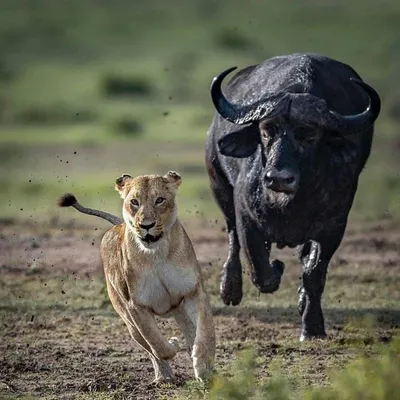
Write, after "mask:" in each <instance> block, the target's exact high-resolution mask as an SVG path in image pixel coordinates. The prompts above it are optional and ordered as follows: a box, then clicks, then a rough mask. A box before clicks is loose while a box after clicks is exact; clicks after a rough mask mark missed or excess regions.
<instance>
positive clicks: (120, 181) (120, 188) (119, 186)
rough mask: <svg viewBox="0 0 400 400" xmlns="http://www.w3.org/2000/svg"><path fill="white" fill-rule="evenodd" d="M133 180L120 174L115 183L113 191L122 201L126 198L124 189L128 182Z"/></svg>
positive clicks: (126, 175)
mask: <svg viewBox="0 0 400 400" xmlns="http://www.w3.org/2000/svg"><path fill="white" fill-rule="evenodd" d="M132 179H133V178H132V177H131V176H130V175H128V174H122V175H121V176H120V177H119V178H117V179H116V181H115V190H116V191H117V192H118V193H119V194H120V196H121V197H122V198H123V199H124V198H125V196H126V193H125V189H126V184H127V183H128V182H130V181H131V180H132Z"/></svg>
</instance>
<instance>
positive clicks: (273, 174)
mask: <svg viewBox="0 0 400 400" xmlns="http://www.w3.org/2000/svg"><path fill="white" fill-rule="evenodd" d="M265 183H266V185H267V187H268V189H272V190H276V191H293V190H295V189H296V186H297V178H296V176H295V175H294V174H293V173H292V172H291V171H289V170H287V169H277V168H272V169H269V170H268V171H267V172H266V173H265Z"/></svg>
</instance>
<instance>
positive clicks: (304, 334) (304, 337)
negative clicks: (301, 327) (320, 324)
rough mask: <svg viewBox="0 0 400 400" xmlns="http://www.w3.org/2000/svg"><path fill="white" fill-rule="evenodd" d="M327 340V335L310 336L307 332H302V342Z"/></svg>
mask: <svg viewBox="0 0 400 400" xmlns="http://www.w3.org/2000/svg"><path fill="white" fill-rule="evenodd" d="M324 339H326V333H325V332H323V333H318V334H310V333H307V332H301V335H300V342H307V341H310V340H324Z"/></svg>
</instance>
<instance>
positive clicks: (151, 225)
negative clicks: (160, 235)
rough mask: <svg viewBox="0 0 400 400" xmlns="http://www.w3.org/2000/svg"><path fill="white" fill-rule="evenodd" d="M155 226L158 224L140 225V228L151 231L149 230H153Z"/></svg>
mask: <svg viewBox="0 0 400 400" xmlns="http://www.w3.org/2000/svg"><path fill="white" fill-rule="evenodd" d="M155 224H156V223H155V222H153V223H152V224H140V227H141V228H142V229H146V230H149V229H151V228H153V226H155Z"/></svg>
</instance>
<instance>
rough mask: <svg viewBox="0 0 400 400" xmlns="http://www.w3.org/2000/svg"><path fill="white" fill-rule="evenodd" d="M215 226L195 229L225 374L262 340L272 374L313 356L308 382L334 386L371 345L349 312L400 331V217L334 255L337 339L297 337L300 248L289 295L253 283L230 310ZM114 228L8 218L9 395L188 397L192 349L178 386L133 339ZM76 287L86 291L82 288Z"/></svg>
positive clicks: (384, 329)
mask: <svg viewBox="0 0 400 400" xmlns="http://www.w3.org/2000/svg"><path fill="white" fill-rule="evenodd" d="M211 225H212V224H209V225H206V224H202V225H201V227H199V225H193V226H192V225H190V226H189V227H188V230H189V233H190V236H191V238H192V240H193V243H194V245H195V248H196V252H197V254H198V259H199V262H200V265H201V267H202V269H203V271H204V276H205V279H206V284H207V287H208V290H209V292H210V294H211V297H212V302H213V308H214V314H215V319H216V329H217V341H218V342H217V343H218V345H217V359H216V360H217V369H218V370H220V371H223V370H224V368H225V366H226V364H227V363H228V362H229V361H231V360H232V359H233V358H234V357H235V356H236V353H237V351H238V350H240V349H242V348H243V347H245V346H246V345H247V344H253V345H255V346H256V347H257V349H258V355H259V357H261V358H262V360H263V364H262V365H263V366H262V368H261V372H260V373H261V374H262V375H263V376H264V377H266V376H268V375H269V374H270V372H269V371H268V365H269V361H271V360H273V359H274V358H279V359H280V360H283V363H284V367H285V368H288V369H290V368H294V367H295V366H296V365H299V364H300V363H302V362H303V361H302V360H303V359H304V360H311V362H308V364H307V365H308V366H307V367H306V368H305V369H304V368H303V369H302V376H303V377H304V379H305V384H321V383H326V382H327V380H328V375H329V368H330V367H331V366H332V365H333V366H335V365H342V364H343V363H344V362H345V361H347V360H349V359H351V358H352V357H353V356H354V354H356V352H357V351H356V349H355V348H352V347H351V345H352V343H353V342H352V341H357V340H359V339H360V337H361V339H360V340H363V341H364V344H365V345H368V344H369V343H368V340H369V339H368V338H366V336H365V335H364V334H363V335H361V336H360V331H358V332H357V331H356V332H355V334H354V332H353V333H352V331H351V330H346V329H345V328H346V322H347V321H348V319H349V317H364V316H366V315H372V316H373V317H374V318H375V319H376V320H377V321H378V326H377V327H376V329H375V330H374V333H373V335H372V336H373V338H374V340H375V339H378V341H379V340H380V341H381V342H385V341H389V340H390V338H391V337H392V335H393V334H395V333H396V332H398V327H399V323H400V311H399V308H398V307H396V304H397V305H398V304H399V300H400V293H399V292H400V284H399V283H400V252H399V246H400V245H399V243H400V227H399V223H398V222H397V221H394V220H390V219H388V220H382V221H378V222H374V223H364V224H361V225H359V224H355V225H351V226H349V227H348V230H347V233H346V236H345V239H344V241H343V243H342V246H341V248H340V249H339V250H338V252H337V253H336V255H335V257H334V259H333V261H332V264H331V267H330V273H329V277H328V286H327V291H326V292H327V293H326V297H324V310H325V316H326V320H327V327H328V334H329V341H328V342H329V343H330V345H329V346H327V345H325V344H324V343H322V344H321V342H315V343H314V344H312V345H300V343H299V342H298V341H297V338H298V335H299V328H300V319H299V316H298V315H297V310H296V300H297V297H296V289H297V287H298V283H299V276H300V269H299V267H298V266H297V264H296V259H295V258H294V257H293V254H292V253H293V251H292V250H291V251H286V250H284V251H282V252H280V254H279V257H280V258H281V259H282V260H284V261H285V262H286V264H287V265H286V266H287V268H286V271H285V278H284V282H283V283H282V287H281V289H280V291H278V292H277V293H276V294H274V295H272V296H271V295H263V296H259V295H258V294H257V292H256V291H255V289H254V288H253V287H252V286H251V284H250V283H249V282H248V279H245V281H246V283H245V288H246V296H245V297H244V300H243V301H242V304H241V306H240V307H225V306H223V304H222V302H221V301H220V300H219V298H218V282H219V269H220V266H221V264H222V263H223V261H224V259H225V257H226V254H227V250H228V246H227V240H226V235H225V233H224V232H223V230H222V229H221V227H220V226H211ZM105 226H106V225H105ZM104 231H105V229H104V228H102V229H96V228H90V227H86V228H85V229H73V228H71V227H66V226H64V227H62V226H53V227H48V226H47V227H38V226H36V225H34V224H28V225H27V224H24V223H16V222H12V221H11V222H10V221H3V223H2V224H1V225H0V266H1V267H0V272H1V274H0V292H2V295H0V299H1V304H0V317H1V323H0V324H1V325H0V326H1V328H0V337H1V340H0V398H13V397H12V396H17V395H22V394H31V395H33V396H34V397H35V398H36V397H37V398H43V397H46V398H55V399H63V398H65V399H67V398H68V399H69V398H71V399H73V398H99V399H103V398H110V399H111V398H132V399H155V398H158V397H160V396H167V397H170V396H173V395H175V394H177V393H179V391H180V390H182V389H181V386H182V385H183V384H184V382H186V381H188V380H189V379H192V376H193V374H192V369H191V365H190V360H189V357H188V355H187V354H186V353H185V351H183V350H182V351H181V352H179V353H178V356H177V357H176V359H175V360H173V362H172V363H171V365H172V366H173V368H174V371H175V373H176V375H177V377H178V384H177V386H176V387H175V386H172V387H162V388H157V387H154V386H152V385H151V384H150V382H151V380H152V379H153V371H152V367H151V363H150V362H149V360H148V359H147V357H146V356H145V354H144V353H143V352H142V351H140V350H139V349H138V348H137V347H135V345H133V343H132V342H131V340H130V338H129V335H128V332H127V330H126V328H125V326H124V324H123V323H122V321H121V320H120V319H119V318H118V317H117V315H116V314H115V313H114V311H113V310H112V308H111V306H110V305H109V302H108V299H107V297H106V295H105V292H104V283H103V276H102V267H101V263H100V258H99V251H98V248H99V242H100V239H101V237H102V235H103V233H104ZM55 282H58V283H59V284H60V285H61V286H57V284H58V283H57V284H56V283H55ZM60 282H61V283H60ZM74 282H79V284H80V285H81V286H79V287H78V288H76V287H75V286H73V285H74V284H75V283H74ZM85 285H87V289H85ZM60 288H61V290H59V289H60ZM354 290H356V291H357V293H354ZM358 291H359V292H358ZM280 292H281V293H280ZM46 299H48V300H46ZM64 300H65V301H64ZM160 323H161V325H162V326H163V329H164V330H165V332H166V335H170V334H172V333H173V334H175V335H177V336H178V337H180V339H181V340H183V338H182V336H181V335H180V334H179V331H178V330H177V327H176V326H175V324H174V323H173V322H172V321H171V320H169V319H162V320H160ZM366 341H367V342H366ZM118 396H121V397H118Z"/></svg>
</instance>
